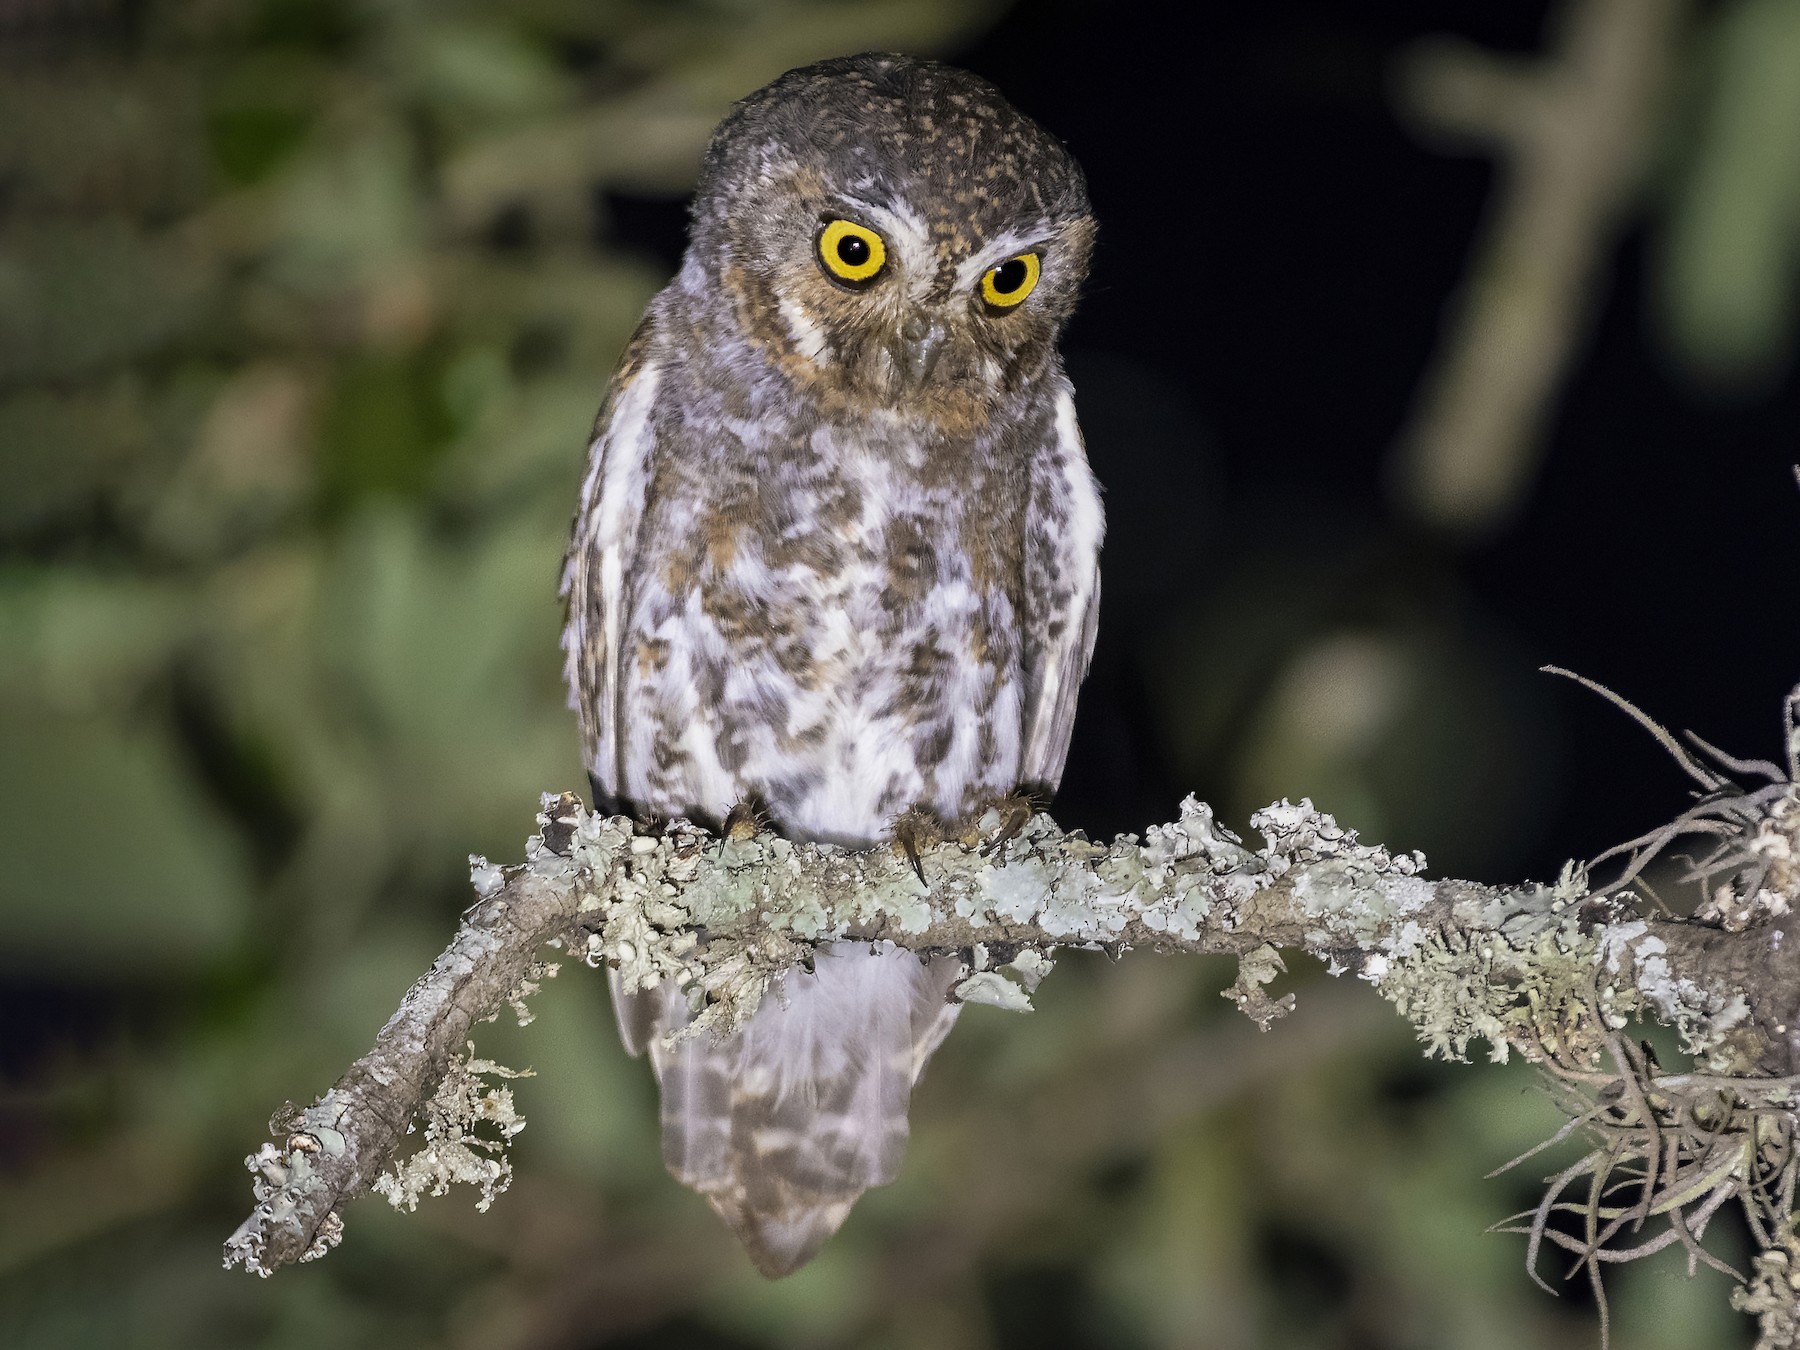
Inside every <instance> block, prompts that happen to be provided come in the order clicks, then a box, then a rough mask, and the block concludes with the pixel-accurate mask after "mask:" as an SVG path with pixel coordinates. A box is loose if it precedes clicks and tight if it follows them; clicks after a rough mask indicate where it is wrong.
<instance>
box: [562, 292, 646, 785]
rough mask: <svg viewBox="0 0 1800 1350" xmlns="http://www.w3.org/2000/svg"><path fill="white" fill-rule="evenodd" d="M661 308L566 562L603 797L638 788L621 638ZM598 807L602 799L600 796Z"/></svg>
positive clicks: (586, 493) (608, 435)
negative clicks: (627, 745) (630, 752)
mask: <svg viewBox="0 0 1800 1350" xmlns="http://www.w3.org/2000/svg"><path fill="white" fill-rule="evenodd" d="M655 336H656V333H655V317H654V312H652V314H651V315H649V316H646V317H645V319H644V321H643V322H642V323H641V324H639V325H638V329H637V332H635V333H634V334H632V337H631V341H630V342H629V343H627V344H626V346H625V353H624V355H623V356H622V357H621V358H620V361H619V368H618V370H617V371H616V372H614V374H613V378H612V384H611V385H610V387H609V388H608V390H607V395H606V401H605V403H604V404H603V405H602V406H601V408H600V415H599V417H598V418H597V419H595V422H594V436H593V440H592V442H591V443H590V444H589V446H588V460H587V472H586V475H585V476H584V477H583V478H582V481H581V501H580V505H579V506H578V507H577V508H576V513H575V528H574V531H573V534H572V536H571V538H570V540H569V552H568V555H567V557H565V558H564V560H563V576H562V595H563V600H564V603H565V604H566V606H567V611H566V617H565V620H564V624H563V637H562V646H563V675H564V678H565V679H566V680H567V682H568V685H569V706H570V707H572V708H574V709H575V712H576V715H577V717H578V718H579V719H580V722H581V740H582V751H583V755H584V757H585V758H586V760H587V768H588V774H589V776H590V777H591V778H592V779H593V783H594V790H595V792H596V794H597V795H602V796H606V797H611V798H614V799H619V798H623V797H626V796H627V795H628V793H627V790H626V784H625V775H624V764H623V758H622V753H621V745H622V742H621V738H620V733H619V722H620V716H619V707H620V703H619V701H620V696H621V692H622V682H621V666H620V644H621V641H622V634H623V632H624V627H625V623H626V620H627V617H628V613H629V605H630V597H629V596H628V595H627V594H626V581H625V579H626V578H627V577H628V576H629V575H630V568H631V561H632V557H633V555H634V554H635V552H636V550H637V542H638V527H639V525H640V524H641V523H642V521H643V517H644V493H645V487H646V484H647V482H648V476H649V472H650V466H651V458H652V452H653V451H654V449H655V433H654V429H653V426H652V417H651V414H652V412H653V410H654V408H655V405H656V392H657V388H658V386H659V385H660V383H661V375H662V372H661V370H660V368H659V367H658V365H657V362H656V358H655V356H654V355H653V351H654V346H655ZM596 804H597V805H598V804H599V803H596Z"/></svg>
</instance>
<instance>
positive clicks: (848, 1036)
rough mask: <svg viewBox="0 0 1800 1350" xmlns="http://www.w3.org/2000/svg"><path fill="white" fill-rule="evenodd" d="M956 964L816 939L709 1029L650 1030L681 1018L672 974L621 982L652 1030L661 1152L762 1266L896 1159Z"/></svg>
mask: <svg viewBox="0 0 1800 1350" xmlns="http://www.w3.org/2000/svg"><path fill="white" fill-rule="evenodd" d="M961 970H962V964H961V962H959V961H957V960H956V959H955V958H952V957H937V958H934V959H933V960H931V961H930V962H929V963H925V962H921V961H920V960H919V958H918V957H916V956H914V955H913V954H912V953H911V952H909V951H905V950H903V949H900V948H896V947H894V946H893V945H892V944H889V943H882V944H880V945H879V946H877V947H876V948H874V949H873V950H871V949H870V948H869V947H867V946H865V945H864V944H861V943H838V944H835V945H832V946H827V947H822V948H820V949H819V952H818V954H817V956H816V958H815V959H814V962H813V969H812V970H811V971H810V972H808V971H803V970H798V969H796V970H792V971H789V972H788V974H787V976H786V977H785V978H784V980H783V983H782V986H781V987H780V988H779V989H772V990H770V991H769V993H768V994H767V995H766V996H765V998H764V1001H763V1004H762V1006H761V1007H759V1008H758V1009H757V1011H756V1013H755V1015H754V1016H753V1017H751V1019H750V1021H749V1023H748V1024H747V1025H746V1026H745V1027H744V1028H743V1029H742V1030H740V1031H739V1032H737V1033H736V1034H735V1035H732V1036H730V1037H728V1038H727V1039H725V1040H723V1041H714V1040H712V1039H711V1038H709V1037H707V1036H706V1035H704V1034H698V1035H694V1036H690V1037H687V1038H685V1039H682V1040H678V1041H675V1042H673V1043H671V1042H669V1041H668V1040H666V1039H665V1034H666V1033H667V1032H672V1031H676V1030H679V1029H680V1028H682V1027H684V1026H686V1025H687V1023H688V1017H689V1014H688V1005H687V999H686V997H685V996H684V995H683V994H682V993H681V992H680V990H678V989H676V988H675V987H674V985H673V984H672V983H671V984H665V985H663V986H662V988H661V989H659V990H656V991H653V992H651V993H649V994H644V995H637V996H635V997H637V998H640V999H646V1000H655V1001H656V1004H657V1016H656V1019H655V1021H656V1024H657V1027H656V1029H657V1031H658V1032H659V1033H664V1034H658V1035H655V1036H653V1037H651V1038H650V1040H649V1048H650V1062H651V1064H652V1065H653V1066H654V1067H655V1069H656V1076H657V1078H658V1080H659V1081H660V1082H661V1084H662V1127H663V1129H662V1137H663V1162H664V1163H665V1164H666V1165H667V1167H668V1169H669V1171H670V1172H671V1173H673V1174H674V1176H675V1177H676V1179H677V1180H679V1181H681V1182H682V1183H684V1184H685V1185H688V1186H692V1187H693V1188H694V1189H695V1190H697V1191H699V1192H700V1193H701V1194H702V1195H704V1196H705V1197H706V1199H707V1201H708V1202H709V1203H710V1204H711V1205H712V1207H713V1209H714V1210H715V1211H717V1212H718V1214H719V1217H721V1218H722V1219H724V1220H725V1222H726V1224H727V1225H728V1226H729V1227H730V1228H731V1230H732V1231H733V1232H734V1233H736V1234H737V1236H738V1239H739V1241H741V1242H742V1243H743V1244H744V1247H745V1249H746V1250H747V1251H748V1252H749V1255H750V1259H751V1260H752V1261H753V1262H755V1263H756V1267H757V1269H758V1270H760V1271H762V1273H763V1274H765V1275H767V1276H770V1277H771V1278H775V1277H779V1276H782V1275H786V1274H788V1273H789V1272H791V1271H794V1270H797V1269H799V1268H800V1267H801V1266H802V1265H804V1264H806V1262H807V1261H809V1260H811V1259H812V1257H813V1256H814V1254H815V1253H817V1251H818V1250H819V1248H820V1247H821V1246H822V1245H823V1244H824V1242H825V1240H826V1239H827V1238H829V1237H830V1236H831V1235H832V1234H833V1233H835V1232H836V1231H837V1230H838V1227H839V1225H841V1224H842V1223H843V1222H844V1219H845V1217H846V1216H847V1215H848V1214H849V1213H850V1207H851V1206H852V1205H854V1204H855V1203H856V1200H857V1197H858V1196H860V1195H861V1194H862V1193H863V1192H864V1191H866V1190H868V1189H869V1187H871V1186H880V1185H884V1184H886V1183H887V1182H890V1181H892V1180H893V1179H894V1177H895V1176H896V1175H897V1174H898V1172H899V1170H900V1163H901V1160H902V1157H903V1155H904V1154H905V1151H906V1140H907V1134H908V1127H907V1106H908V1104H909V1102H910V1100H911V1097H912V1089H913V1084H914V1083H915V1082H916V1081H917V1080H918V1076H919V1073H920V1071H921V1070H922V1069H923V1068H924V1066H925V1061H926V1059H928V1058H929V1057H930V1055H931V1052H932V1051H933V1050H935V1049H936V1048H937V1045H938V1042H939V1041H941V1040H942V1039H943V1037H944V1034H945V1032H947V1031H948V1030H949V1028H950V1023H951V1022H952V1021H954V1020H955V1012H956V1009H955V1008H954V1007H949V1006H947V1003H946V1000H947V999H948V996H949V992H950V987H951V985H952V984H954V983H955V982H956V979H957V978H958V976H959V975H960V974H961ZM623 1016H624V1008H623V1006H622V1005H621V1019H622V1020H623Z"/></svg>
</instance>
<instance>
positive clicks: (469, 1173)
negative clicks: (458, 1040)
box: [370, 1045, 531, 1213]
mask: <svg viewBox="0 0 1800 1350" xmlns="http://www.w3.org/2000/svg"><path fill="white" fill-rule="evenodd" d="M488 1077H494V1078H501V1079H512V1078H529V1077H531V1071H530V1070H529V1069H509V1068H507V1067H505V1066H504V1065H502V1064H496V1063H494V1062H493V1061H492V1060H487V1059H477V1058H476V1057H475V1047H474V1046H473V1045H471V1046H469V1048H468V1053H467V1054H466V1055H464V1056H460V1057H458V1058H457V1059H455V1060H453V1061H451V1064H450V1067H449V1070H448V1071H447V1072H446V1073H445V1074H444V1077H443V1080H442V1081H441V1082H440V1083H439V1084H438V1086H437V1090H436V1091H435V1092H434V1093H432V1095H431V1100H430V1101H428V1102H427V1103H426V1104H425V1108H424V1111H423V1114H424V1116H425V1142H424V1144H423V1145H422V1146H421V1147H420V1148H419V1150H418V1151H417V1152H416V1153H414V1154H413V1155H412V1156H411V1157H410V1158H407V1159H405V1160H404V1161H402V1162H399V1163H396V1164H395V1165H394V1167H393V1168H392V1170H390V1171H387V1172H384V1173H382V1174H381V1175H380V1176H379V1177H377V1178H376V1179H375V1181H374V1183H373V1185H372V1186H371V1188H370V1189H372V1190H373V1191H374V1192H375V1193H376V1194H377V1195H380V1196H381V1197H383V1198H384V1199H385V1200H386V1201H387V1202H388V1203H389V1204H390V1205H392V1206H393V1207H394V1208H395V1209H404V1210H407V1211H408V1212H410V1211H412V1210H415V1209H417V1208H418V1206H419V1201H420V1200H421V1199H422V1198H423V1197H425V1196H427V1195H443V1194H444V1193H445V1192H447V1191H448V1190H449V1189H450V1187H451V1186H452V1185H455V1184H456V1183H458V1182H464V1183H467V1184H468V1185H472V1186H477V1187H479V1188H480V1190H481V1197H480V1198H479V1199H478V1200H477V1201H476V1202H475V1208H476V1209H478V1210H480V1211H482V1212H483V1213H486V1211H487V1209H488V1207H489V1206H490V1205H492V1204H493V1203H494V1198H495V1197H496V1196H497V1195H499V1194H500V1192H502V1191H504V1190H505V1189H506V1188H507V1186H509V1185H510V1184H511V1182H512V1162H511V1160H510V1159H508V1158H507V1157H506V1147H507V1145H508V1144H509V1143H510V1142H511V1141H512V1139H513V1137H514V1136H515V1135H517V1134H518V1133H519V1131H521V1130H523V1129H524V1128H525V1118H524V1117H523V1116H521V1115H520V1114H519V1113H518V1110H517V1108H516V1107H515V1106H514V1104H513V1096H512V1089H511V1088H508V1087H505V1086H504V1085H495V1086H490V1085H488V1084H486V1083H483V1082H482V1081H481V1080H482V1079H483V1078H488ZM483 1126H487V1127H490V1129H491V1133H490V1134H486V1135H484V1134H481V1133H479V1132H478V1131H479V1130H480V1129H481V1128H482V1127H483Z"/></svg>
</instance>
